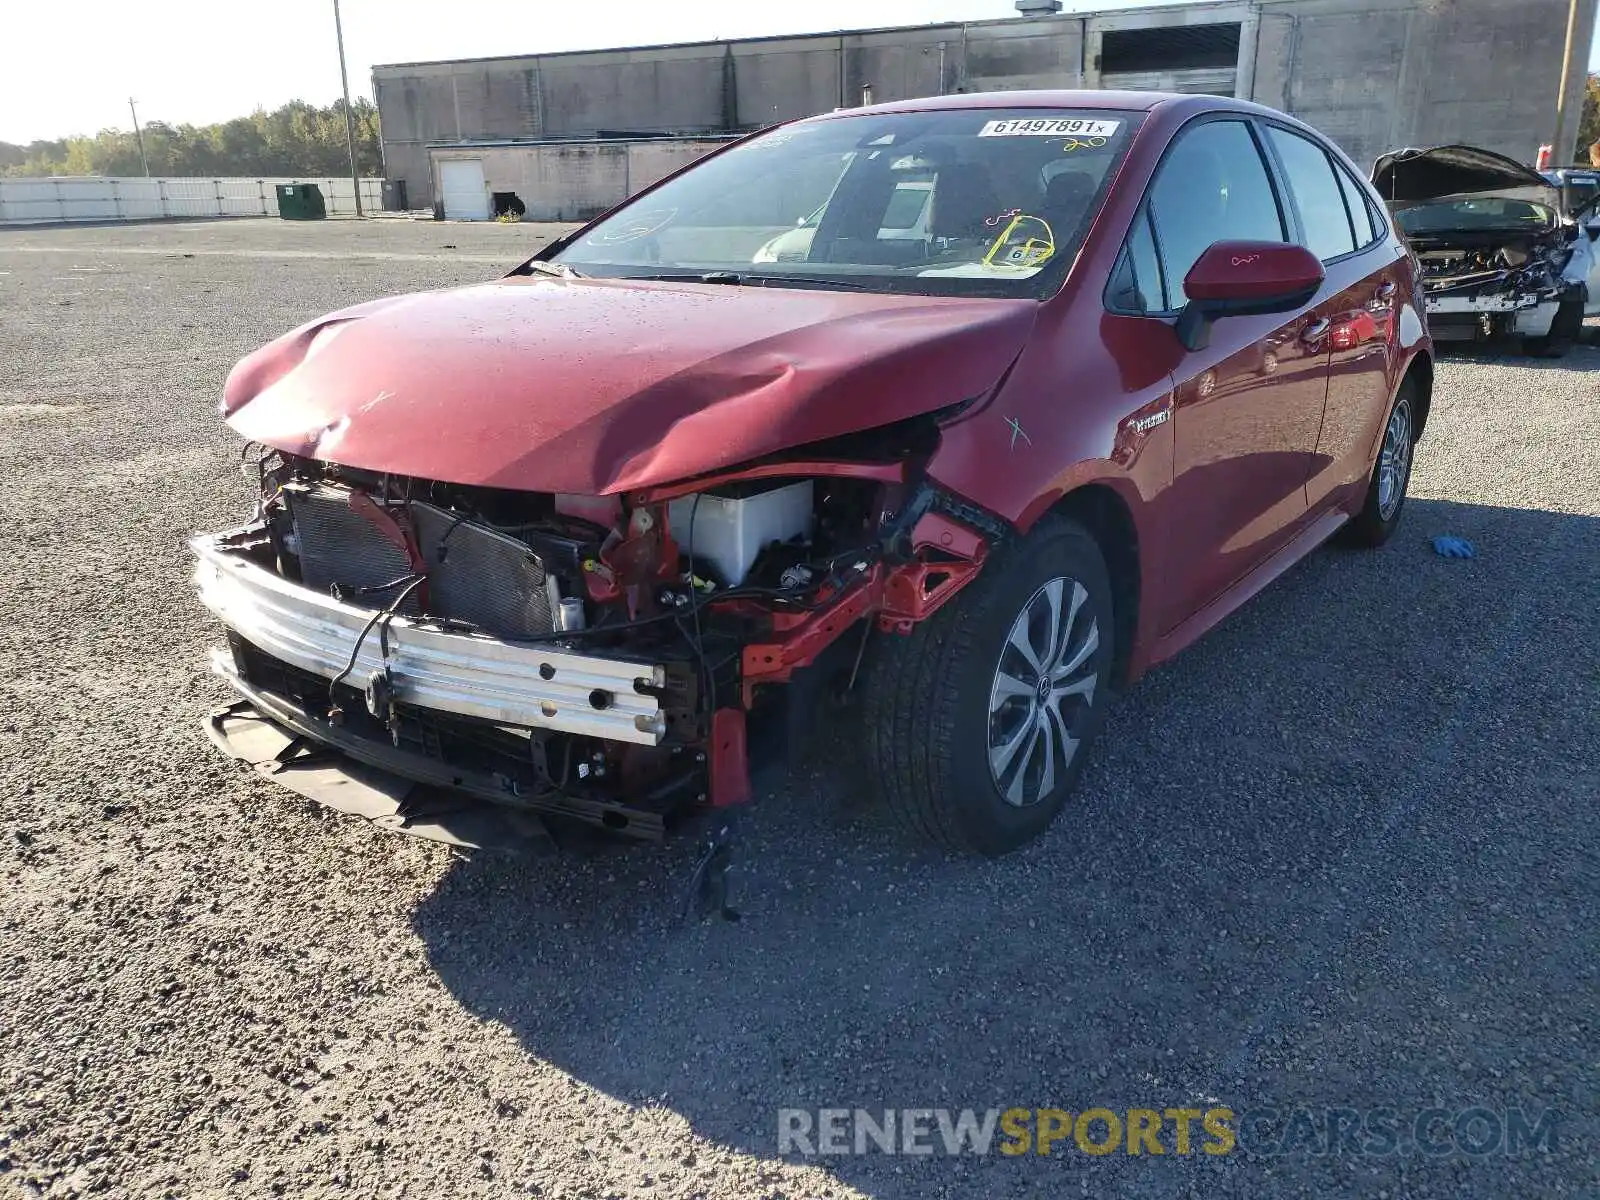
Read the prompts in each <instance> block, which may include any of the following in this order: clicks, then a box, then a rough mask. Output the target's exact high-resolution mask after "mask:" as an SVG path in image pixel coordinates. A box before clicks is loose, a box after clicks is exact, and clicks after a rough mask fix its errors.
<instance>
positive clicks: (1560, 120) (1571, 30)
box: [1550, 0, 1579, 171]
mask: <svg viewBox="0 0 1600 1200" xmlns="http://www.w3.org/2000/svg"><path fill="white" fill-rule="evenodd" d="M1578 4H1579V0H1568V3H1567V41H1566V45H1565V46H1564V47H1563V49H1562V51H1561V90H1560V91H1559V92H1557V93H1556V133H1555V137H1553V138H1552V139H1551V140H1550V169H1551V170H1552V171H1554V170H1559V169H1560V168H1562V167H1565V166H1570V165H1571V161H1572V145H1571V140H1572V139H1571V138H1570V137H1569V136H1568V135H1567V91H1568V88H1569V86H1570V85H1571V83H1572V51H1573V43H1574V42H1576V41H1577V40H1578Z"/></svg>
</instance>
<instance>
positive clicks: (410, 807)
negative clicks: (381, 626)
mask: <svg viewBox="0 0 1600 1200" xmlns="http://www.w3.org/2000/svg"><path fill="white" fill-rule="evenodd" d="M206 733H207V734H208V735H209V736H210V738H211V740H212V741H213V742H215V743H216V744H217V746H218V747H220V748H221V749H222V750H223V751H224V752H225V753H227V754H228V755H230V756H231V757H233V758H236V759H238V760H239V761H241V762H244V763H248V764H249V765H250V766H252V767H254V768H255V769H256V771H257V772H258V773H259V774H261V775H263V776H265V777H266V778H268V779H270V780H272V781H273V782H274V783H278V784H281V785H282V786H284V787H286V788H288V789H289V790H290V791H292V792H295V793H297V794H298V795H301V796H304V797H305V798H306V799H308V800H313V801H315V802H316V803H318V804H321V805H323V806H325V807H327V808H330V809H333V810H334V811H335V812H340V813H346V814H349V815H351V816H357V817H364V818H365V819H366V820H368V821H371V822H372V823H373V824H374V825H376V826H378V827H379V828H380V829H384V830H387V831H388V832H390V833H401V834H406V835H408V836H410V837H416V838H422V839H424V840H426V841H430V842H443V843H444V844H446V845H450V846H455V847H457V848H459V849H463V850H499V851H506V852H510V853H514V854H545V853H548V852H550V851H551V850H553V849H555V842H554V841H553V839H552V838H551V836H550V833H549V831H548V830H547V829H546V828H545V825H544V822H543V821H542V820H540V818H539V817H538V816H537V815H536V814H534V813H531V812H523V811H519V810H515V809H508V808H504V807H500V806H497V805H493V804H489V803H486V802H485V801H482V800H479V799H476V798H474V797H471V796H469V795H467V794H465V793H461V792H451V791H444V790H442V789H438V788H429V787H427V786H425V785H423V784H420V783H418V782H417V781H416V780H414V779H407V778H405V777H403V776H400V775H395V774H393V773H391V772H389V771H385V770H383V769H381V768H379V767H375V766H372V765H371V764H369V763H365V762H361V761H359V760H357V759H354V758H351V757H350V756H348V755H346V754H342V753H340V752H339V751H337V750H335V749H333V748H332V747H330V746H325V745H322V744H320V743H318V742H315V741H313V740H311V739H308V738H306V737H303V736H301V735H299V734H296V733H293V732H291V731H290V730H288V729H285V728H284V727H283V726H282V725H280V724H278V723H276V722H275V721H273V720H271V719H269V718H268V717H267V715H266V714H265V713H263V712H262V711H261V710H260V709H259V708H257V707H256V706H255V705H254V704H252V703H251V702H250V701H249V700H238V701H235V702H234V703H233V704H230V705H228V706H227V707H226V708H221V709H218V710H217V711H216V712H214V713H212V714H211V715H210V716H209V717H208V718H206Z"/></svg>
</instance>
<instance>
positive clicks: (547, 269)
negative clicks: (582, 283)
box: [522, 258, 589, 279]
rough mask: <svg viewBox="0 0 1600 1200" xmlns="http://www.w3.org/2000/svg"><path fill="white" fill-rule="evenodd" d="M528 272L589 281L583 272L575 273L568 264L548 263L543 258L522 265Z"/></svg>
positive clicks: (530, 260)
mask: <svg viewBox="0 0 1600 1200" xmlns="http://www.w3.org/2000/svg"><path fill="white" fill-rule="evenodd" d="M522 265H523V266H524V267H525V268H526V269H527V270H528V271H530V272H533V271H537V272H538V273H539V274H541V275H554V276H555V277H556V278H557V279H587V278H589V277H588V276H587V275H585V274H584V273H583V272H581V271H574V270H573V269H572V268H571V267H569V266H567V264H566V263H553V262H546V261H545V260H544V259H542V258H532V259H529V260H528V261H527V262H525V263H523V264H522Z"/></svg>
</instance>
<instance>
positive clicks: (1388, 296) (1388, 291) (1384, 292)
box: [1378, 279, 1394, 300]
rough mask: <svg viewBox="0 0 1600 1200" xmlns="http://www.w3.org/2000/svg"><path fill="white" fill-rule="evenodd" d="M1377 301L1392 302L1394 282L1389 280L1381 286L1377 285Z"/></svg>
mask: <svg viewBox="0 0 1600 1200" xmlns="http://www.w3.org/2000/svg"><path fill="white" fill-rule="evenodd" d="M1378 299H1379V300H1393V299H1394V280H1392V279H1391V280H1390V281H1389V282H1388V283H1383V284H1379V285H1378Z"/></svg>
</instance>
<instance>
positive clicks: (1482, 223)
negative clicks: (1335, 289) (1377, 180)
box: [1394, 196, 1556, 234]
mask: <svg viewBox="0 0 1600 1200" xmlns="http://www.w3.org/2000/svg"><path fill="white" fill-rule="evenodd" d="M1394 219H1395V221H1396V222H1397V223H1398V224H1399V226H1400V228H1401V230H1403V231H1404V232H1405V233H1409V234H1416V233H1459V232H1461V231H1463V230H1471V229H1526V230H1529V231H1537V230H1541V229H1549V228H1550V227H1551V226H1552V225H1554V224H1555V223H1556V214H1555V213H1554V212H1552V211H1551V210H1550V209H1548V208H1546V207H1545V206H1544V205H1543V204H1535V203H1534V202H1533V201H1531V200H1512V199H1510V198H1508V197H1505V196H1479V197H1473V198H1472V199H1467V200H1446V201H1442V202H1440V203H1438V204H1417V205H1412V206H1408V207H1406V208H1402V209H1400V210H1399V211H1397V212H1396V213H1395V215H1394Z"/></svg>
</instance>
